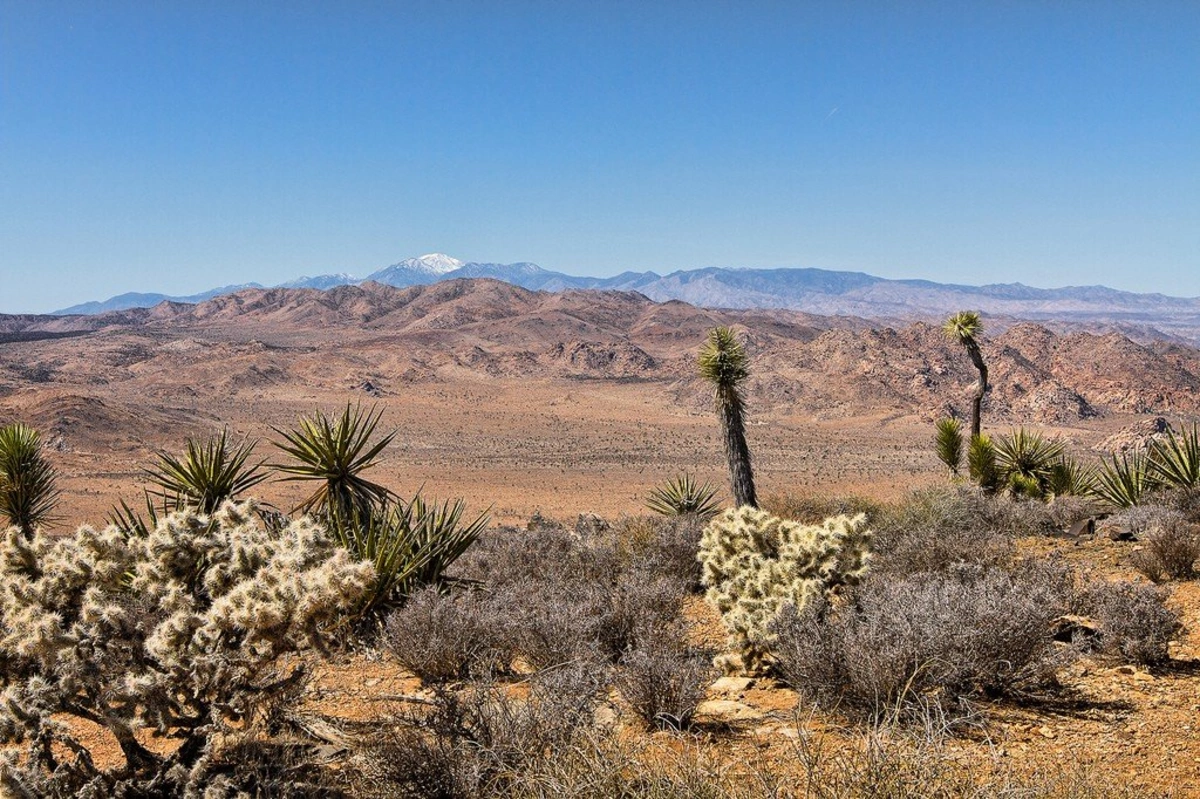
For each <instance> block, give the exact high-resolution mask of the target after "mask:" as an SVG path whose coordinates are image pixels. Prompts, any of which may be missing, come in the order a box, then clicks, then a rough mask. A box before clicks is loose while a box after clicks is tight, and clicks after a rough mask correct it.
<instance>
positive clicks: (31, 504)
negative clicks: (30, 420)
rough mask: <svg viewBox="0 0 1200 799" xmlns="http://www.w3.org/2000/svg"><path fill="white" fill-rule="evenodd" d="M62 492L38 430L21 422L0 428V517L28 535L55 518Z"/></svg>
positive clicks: (27, 536)
mask: <svg viewBox="0 0 1200 799" xmlns="http://www.w3.org/2000/svg"><path fill="white" fill-rule="evenodd" d="M59 495H60V492H59V490H58V486H57V478H56V475H55V472H54V467H53V466H51V465H50V462H49V461H47V460H46V458H45V456H44V455H43V454H42V439H41V436H40V435H38V432H37V431H36V430H34V429H33V428H32V427H29V426H28V425H24V424H22V423H20V422H14V423H13V424H10V425H5V426H4V427H0V519H3V520H4V521H5V522H6V523H7V524H8V525H12V526H15V527H17V528H18V529H20V531H21V533H22V535H24V536H25V537H26V538H29V537H30V536H32V535H33V531H34V529H35V528H37V527H38V526H40V525H42V524H45V523H46V522H49V521H51V520H52V519H53V516H52V514H53V513H54V507H55V505H57V504H58V498H59Z"/></svg>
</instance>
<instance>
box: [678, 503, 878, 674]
mask: <svg viewBox="0 0 1200 799" xmlns="http://www.w3.org/2000/svg"><path fill="white" fill-rule="evenodd" d="M870 541H871V533H870V531H868V530H867V529H866V516H865V515H863V514H859V515H858V516H855V517H853V518H852V517H850V516H835V517H833V518H830V519H826V520H825V522H824V523H823V524H821V525H805V524H800V523H799V522H794V521H789V520H785V519H780V518H779V517H777V516H772V515H771V514H769V513H767V512H765V511H760V510H757V509H756V508H752V507H750V506H749V505H743V506H742V507H740V508H736V509H730V510H727V511H725V512H724V513H723V514H721V515H720V516H718V517H717V518H715V519H713V520H712V522H710V523H709V525H708V527H706V528H705V529H704V534H703V536H702V537H701V539H700V552H699V554H698V556H697V557H698V558H699V560H700V563H701V565H702V567H703V576H702V578H701V581H702V583H703V585H704V586H705V587H706V588H707V589H708V592H707V594H706V595H705V596H706V598H707V599H708V601H709V603H711V604H712V605H713V606H714V607H716V609H717V610H719V611H720V612H721V618H722V620H723V621H724V622H725V627H726V629H728V631H729V636H730V647H731V648H732V649H733V650H734V653H733V654H731V655H722V656H721V657H719V658H718V659H717V665H718V666H721V667H722V668H724V669H725V670H727V671H736V670H745V671H752V672H753V671H761V670H763V669H765V668H766V667H767V666H768V665H769V663H770V655H769V649H770V643H771V635H770V633H769V632H768V630H769V628H770V625H771V622H772V621H774V620H775V618H776V617H777V616H778V615H779V612H780V611H781V610H782V609H783V607H784V605H787V604H792V605H795V606H796V607H803V606H804V605H805V604H806V603H807V602H808V600H809V599H810V598H811V597H813V596H815V595H817V594H827V593H829V592H831V591H833V590H834V589H836V588H837V587H839V586H842V585H852V584H854V583H856V582H858V580H859V579H861V577H862V575H863V574H864V573H865V572H866V570H867V561H868V559H869V557H870V552H869V549H870Z"/></svg>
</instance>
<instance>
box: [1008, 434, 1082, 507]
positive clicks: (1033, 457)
mask: <svg viewBox="0 0 1200 799" xmlns="http://www.w3.org/2000/svg"><path fill="white" fill-rule="evenodd" d="M995 447H996V467H997V469H998V470H999V472H1000V482H1001V483H1002V484H1007V485H1008V487H1009V488H1010V489H1011V490H1012V492H1013V493H1014V494H1016V495H1018V496H1028V497H1033V498H1038V499H1040V498H1043V497H1045V496H1046V494H1048V493H1049V486H1050V479H1051V473H1052V471H1053V469H1054V466H1055V464H1057V463H1059V462H1060V461H1061V460H1062V457H1063V455H1064V454H1065V453H1064V449H1063V445H1062V444H1061V443H1059V442H1057V441H1050V440H1049V439H1047V438H1045V437H1043V436H1042V435H1041V434H1040V433H1035V432H1031V431H1029V430H1026V429H1025V428H1024V427H1021V428H1018V429H1017V430H1014V431H1013V432H1012V433H1010V434H1009V435H1006V436H1000V438H999V439H998V440H997V441H996V445H995Z"/></svg>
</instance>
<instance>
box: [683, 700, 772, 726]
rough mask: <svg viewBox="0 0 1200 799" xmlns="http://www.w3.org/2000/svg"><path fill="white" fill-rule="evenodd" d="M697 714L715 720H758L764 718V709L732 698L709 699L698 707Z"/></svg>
mask: <svg viewBox="0 0 1200 799" xmlns="http://www.w3.org/2000/svg"><path fill="white" fill-rule="evenodd" d="M696 715H697V716H703V717H705V718H708V719H710V720H714V721H727V722H728V721H756V720H758V719H761V718H763V715H764V714H763V713H762V711H759V710H755V709H754V708H752V707H750V706H749V705H744V704H742V703H741V702H734V701H733V700H730V699H709V700H708V701H707V702H701V703H700V706H699V707H697V708H696Z"/></svg>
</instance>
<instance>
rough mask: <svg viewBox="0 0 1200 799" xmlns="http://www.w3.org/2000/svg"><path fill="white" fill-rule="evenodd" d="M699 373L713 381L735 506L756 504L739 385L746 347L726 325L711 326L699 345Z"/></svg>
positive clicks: (744, 373)
mask: <svg viewBox="0 0 1200 799" xmlns="http://www.w3.org/2000/svg"><path fill="white" fill-rule="evenodd" d="M698 361H699V364H700V374H701V376H702V377H704V379H705V380H707V381H709V382H710V383H712V384H713V397H714V399H715V400H716V405H717V414H718V415H719V416H720V418H721V433H722V436H723V437H724V439H725V455H726V456H727V457H728V458H729V482H730V485H731V487H732V489H733V499H734V503H735V504H736V505H737V506H739V507H740V506H742V505H750V506H752V507H755V508H757V507H758V497H757V495H756V494H755V493H754V471H753V469H752V468H751V466H750V448H749V447H748V446H747V445H746V422H745V419H744V414H745V403H743V401H742V395H741V393H740V392H739V391H738V386H739V385H740V384H741V382H742V381H743V380H745V379H746V377H747V376H748V375H749V374H750V370H749V368H748V366H747V357H746V349H745V347H743V346H742V343H741V342H740V341H739V340H738V337H737V334H735V333H734V332H733V330H731V329H730V328H728V327H714V328H713V329H712V330H710V331H709V332H708V340H707V341H705V342H704V346H703V347H701V348H700V357H699V359H698Z"/></svg>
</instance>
